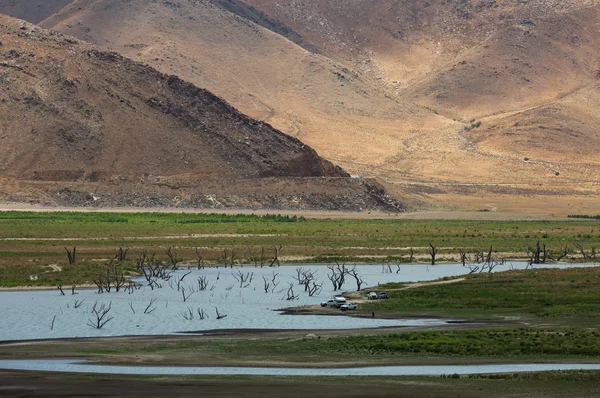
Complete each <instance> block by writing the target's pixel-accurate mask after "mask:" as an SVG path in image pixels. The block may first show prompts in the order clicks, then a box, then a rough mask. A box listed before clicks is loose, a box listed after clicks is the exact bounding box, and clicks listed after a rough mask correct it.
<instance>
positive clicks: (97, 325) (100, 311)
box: [87, 301, 114, 329]
mask: <svg viewBox="0 0 600 398" xmlns="http://www.w3.org/2000/svg"><path fill="white" fill-rule="evenodd" d="M111 309H112V302H111V303H110V304H109V305H108V307H106V305H104V304H102V305H101V306H99V307H98V302H97V301H96V302H95V303H94V306H93V307H92V314H93V315H94V318H93V319H88V323H87V324H88V326H90V327H92V328H94V329H102V328H103V327H104V325H106V324H107V323H108V322H110V321H112V320H113V319H114V317H112V316H109V315H108V314H109V312H110V310H111Z"/></svg>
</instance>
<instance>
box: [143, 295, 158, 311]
mask: <svg viewBox="0 0 600 398" xmlns="http://www.w3.org/2000/svg"><path fill="white" fill-rule="evenodd" d="M155 301H156V299H155V298H151V299H150V302H149V303H148V305H147V306H146V308H145V309H144V314H152V313H153V312H154V311H155V310H156V307H154V302H155Z"/></svg>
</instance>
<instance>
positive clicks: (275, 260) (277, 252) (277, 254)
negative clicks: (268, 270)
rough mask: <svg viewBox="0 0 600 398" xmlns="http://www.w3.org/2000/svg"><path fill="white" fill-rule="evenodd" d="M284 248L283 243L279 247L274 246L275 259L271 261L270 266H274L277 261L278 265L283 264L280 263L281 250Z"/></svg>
mask: <svg viewBox="0 0 600 398" xmlns="http://www.w3.org/2000/svg"><path fill="white" fill-rule="evenodd" d="M282 248H283V245H279V247H277V246H275V247H273V249H274V256H273V261H271V264H270V265H269V267H272V266H273V265H274V264H275V263H277V266H278V267H280V266H281V264H280V263H279V252H280V251H281V249H282Z"/></svg>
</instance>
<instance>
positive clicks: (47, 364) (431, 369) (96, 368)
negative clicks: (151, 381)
mask: <svg viewBox="0 0 600 398" xmlns="http://www.w3.org/2000/svg"><path fill="white" fill-rule="evenodd" d="M0 369H5V370H27V371H49V372H70V373H96V374H122V375H252V376H434V375H450V374H460V375H466V374H485V373H520V372H542V371H552V370H554V371H556V370H600V364H589V363H588V364H577V363H575V364H564V363H562V364H561V363H543V364H542V363H537V364H535V363H532V364H486V365H439V366H431V365H428V366H413V365H411V366H369V367H358V368H335V369H331V368H325V369H319V368H312V369H309V368H256V367H247V368H246V367H200V366H115V365H96V364H93V363H89V362H86V361H77V360H68V359H42V360H0Z"/></svg>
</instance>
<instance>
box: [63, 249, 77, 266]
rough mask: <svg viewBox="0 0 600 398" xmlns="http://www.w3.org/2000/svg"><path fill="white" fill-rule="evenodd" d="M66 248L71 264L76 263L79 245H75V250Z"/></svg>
mask: <svg viewBox="0 0 600 398" xmlns="http://www.w3.org/2000/svg"><path fill="white" fill-rule="evenodd" d="M65 250H66V251H67V259H68V260H69V264H75V261H76V260H77V259H76V257H75V256H76V252H77V247H73V250H72V251H71V250H69V249H67V248H66V247H65Z"/></svg>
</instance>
